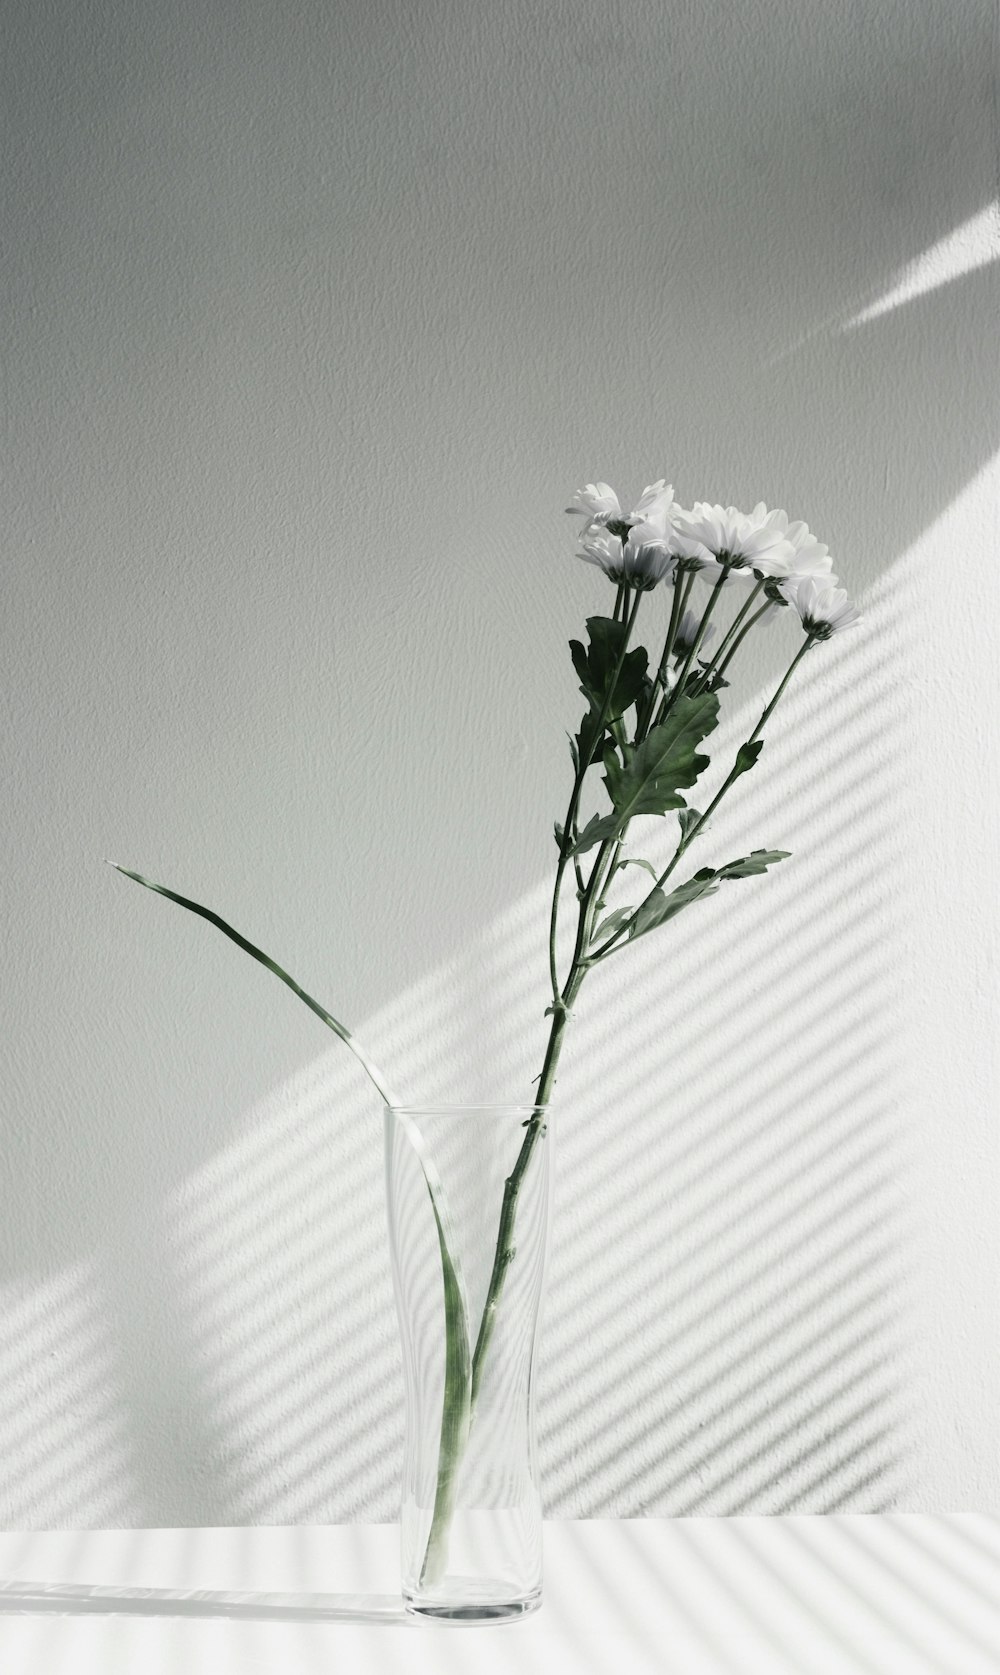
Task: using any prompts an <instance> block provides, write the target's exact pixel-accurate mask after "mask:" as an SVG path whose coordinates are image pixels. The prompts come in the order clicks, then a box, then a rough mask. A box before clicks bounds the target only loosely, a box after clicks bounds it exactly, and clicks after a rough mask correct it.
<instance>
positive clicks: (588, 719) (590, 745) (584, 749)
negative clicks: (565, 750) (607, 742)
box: [571, 710, 606, 773]
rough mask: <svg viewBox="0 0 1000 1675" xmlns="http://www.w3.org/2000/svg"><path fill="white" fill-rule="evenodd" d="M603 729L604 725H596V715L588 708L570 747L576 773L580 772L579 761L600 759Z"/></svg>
mask: <svg viewBox="0 0 1000 1675" xmlns="http://www.w3.org/2000/svg"><path fill="white" fill-rule="evenodd" d="M605 730H606V729H605V728H604V727H598V725H597V715H596V714H595V712H594V711H593V710H588V711H587V714H586V715H585V716H584V718H583V720H582V721H581V723H580V731H579V732H578V733H577V735H576V738H575V739H574V740H573V743H572V747H571V748H572V753H573V766H574V768H575V769H576V772H577V773H579V772H580V764H581V762H587V763H590V762H593V761H594V760H595V758H596V759H597V760H598V761H600V757H601V740H602V739H603V738H604V735H605Z"/></svg>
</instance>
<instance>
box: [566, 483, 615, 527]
mask: <svg viewBox="0 0 1000 1675" xmlns="http://www.w3.org/2000/svg"><path fill="white" fill-rule="evenodd" d="M566 510H567V512H582V513H583V515H584V517H585V518H586V519H587V522H588V524H592V523H607V521H608V519H609V518H620V517H621V516H622V509H621V503H620V501H619V499H618V496H617V495H616V493H615V491H614V489H613V488H612V487H611V484H610V483H584V485H583V488H582V489H577V491H576V493H575V494H574V496H573V499H572V500H571V501H570V504H569V505H568V506H567V507H566Z"/></svg>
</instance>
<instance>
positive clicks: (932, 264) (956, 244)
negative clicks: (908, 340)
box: [846, 201, 1000, 330]
mask: <svg viewBox="0 0 1000 1675" xmlns="http://www.w3.org/2000/svg"><path fill="white" fill-rule="evenodd" d="M998 256H1000V204H998V203H997V202H996V201H994V202H993V203H989V204H987V205H986V207H985V208H984V209H981V210H980V211H979V213H978V214H977V215H972V216H970V217H969V219H968V221H963V223H962V225H961V226H960V227H956V228H955V229H954V231H953V232H950V233H948V234H947V235H946V236H945V237H944V238H942V239H939V240H938V242H937V244H932V245H931V247H930V249H929V250H924V251H922V252H921V254H920V255H919V256H918V257H917V259H916V261H914V262H911V263H910V264H909V266H908V267H907V268H906V269H905V270H904V272H903V274H902V275H901V277H900V278H899V280H898V281H897V283H896V284H895V285H893V286H892V288H891V290H888V291H886V293H885V295H884V296H882V297H879V298H878V300H877V301H876V302H873V303H871V304H870V305H869V306H868V307H867V308H865V309H862V311H861V313H860V314H855V315H854V316H853V318H852V319H851V320H849V321H848V322H847V328H846V329H847V330H851V329H853V328H854V327H855V326H863V325H866V324H867V322H868V321H869V320H877V319H878V318H879V315H881V314H890V313H891V312H892V310H893V309H894V308H900V307H902V305H903V304H904V303H907V302H913V300H914V298H916V297H921V296H924V295H926V293H927V292H928V291H936V290H937V289H938V288H939V286H941V285H947V284H948V282H949V281H950V280H952V279H958V278H959V277H960V276H961V275H962V274H963V273H974V272H975V270H976V268H982V267H987V266H988V265H989V264H990V263H991V262H995V261H996V260H997V257H998Z"/></svg>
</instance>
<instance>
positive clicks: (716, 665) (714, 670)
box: [696, 578, 767, 692]
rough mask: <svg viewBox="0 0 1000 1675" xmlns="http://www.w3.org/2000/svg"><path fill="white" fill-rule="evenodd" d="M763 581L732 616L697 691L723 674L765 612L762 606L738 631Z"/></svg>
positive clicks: (757, 595)
mask: <svg viewBox="0 0 1000 1675" xmlns="http://www.w3.org/2000/svg"><path fill="white" fill-rule="evenodd" d="M764 580H765V578H762V579H761V580H760V581H759V582H758V583H757V585H756V586H755V587H753V588H751V590H750V593H749V595H748V597H747V598H746V600H745V601H744V603H743V604H742V605H741V606H740V609H739V610H738V611H737V613H736V615H735V616H734V618H733V620H732V622H731V623H730V624H729V627H728V628H727V629H726V632H725V634H724V635H723V637H722V641H721V644H720V645H719V647H718V649H717V651H716V653H715V656H714V657H713V658H711V659H710V661H709V664H708V668H707V669H706V670H705V674H704V676H703V678H702V680H701V682H700V683H699V685H698V687H697V688H696V690H697V691H699V692H702V691H704V689H705V687H706V686H707V685H708V683H709V681H710V680H711V678H712V676H713V674H720V675H721V674H723V673H724V671H725V669H726V666H727V664H728V663H729V661H730V658H731V657H732V655H733V653H734V652H735V651H736V649H737V647H738V646H739V644H740V641H741V640H742V639H743V637H744V635H745V634H746V633H747V632H748V631H749V630H750V629H751V628H752V627H753V624H754V623H755V622H756V621H757V619H758V617H762V616H763V614H764V612H765V611H766V610H767V605H763V606H762V607H761V609H760V610H759V611H757V612H756V613H755V615H754V616H752V617H751V618H750V621H749V622H747V623H746V626H745V627H744V628H743V629H742V632H740V631H739V630H740V625H741V624H742V623H743V622H744V621H745V619H746V617H747V614H748V613H749V611H750V608H751V606H752V605H753V602H754V600H755V599H757V598H758V597H759V595H760V591H761V589H762V587H763V586H764ZM734 642H735V643H734ZM730 648H732V649H730ZM723 658H724V659H725V661H724V662H723V661H721V659H723Z"/></svg>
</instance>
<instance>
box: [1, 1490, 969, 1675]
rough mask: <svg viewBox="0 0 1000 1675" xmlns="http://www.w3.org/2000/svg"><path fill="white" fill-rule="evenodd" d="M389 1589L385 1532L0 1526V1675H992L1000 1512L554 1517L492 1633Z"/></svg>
mask: <svg viewBox="0 0 1000 1675" xmlns="http://www.w3.org/2000/svg"><path fill="white" fill-rule="evenodd" d="M397 1590H398V1572H397V1532H396V1528H395V1526H394V1525H368V1526H361V1527H350V1528H349V1527H339V1528H319V1529H314V1528H309V1529H307V1528H294V1529H261V1528H252V1529H199V1530H102V1531H97V1532H94V1531H89V1532H79V1533H73V1532H66V1531H62V1532H59V1533H46V1534H8V1535H0V1670H2V1672H3V1675H70V1672H72V1675H237V1672H238V1675H263V1672H264V1671H267V1672H269V1675H270V1672H273V1675H320V1672H321V1671H322V1675H335V1672H339V1671H344V1672H349V1675H368V1672H369V1671H371V1672H372V1675H375V1672H377V1675H395V1672H396V1671H400V1672H402V1671H406V1672H407V1675H422V1672H424V1671H427V1672H433V1675H452V1672H454V1675H494V1672H501V1671H503V1672H516V1675H543V1672H544V1675H553V1672H555V1675H558V1672H559V1671H563V1670H565V1671H572V1672H573V1675H605V1672H606V1675H647V1672H649V1675H652V1672H654V1671H655V1672H656V1675H709V1672H711V1675H722V1672H725V1675H758V1672H760V1675H771V1672H775V1675H777V1672H778V1671H781V1672H783V1675H784V1672H787V1671H794V1672H795V1675H845V1672H847V1671H851V1672H852V1675H854V1672H858V1675H911V1672H912V1675H918V1672H919V1675H926V1671H928V1670H931V1671H935V1672H943V1675H998V1672H1000V1519H997V1518H990V1517H985V1516H981V1515H978V1514H971V1513H967V1514H961V1515H955V1516H949V1517H934V1518H931V1517H918V1516H915V1515H911V1514H894V1515H889V1516H885V1515H879V1516H871V1517H857V1516H852V1517H847V1516H833V1517H823V1518H818V1517H816V1518H808V1517H792V1518H684V1519H674V1520H664V1519H634V1520H627V1521H619V1522H589V1523H547V1524H546V1526H545V1593H544V1603H543V1605H542V1609H541V1610H540V1611H539V1612H537V1613H535V1614H534V1615H533V1616H531V1617H529V1618H527V1619H525V1620H524V1621H523V1622H516V1623H512V1624H505V1625H501V1626H492V1627H455V1626H449V1625H439V1624H426V1623H414V1622H412V1621H410V1620H409V1619H407V1618H405V1617H404V1616H403V1613H402V1609H401V1605H400V1601H399V1598H398V1592H397ZM234 1596H235V1597H234ZM240 1596H243V1597H240Z"/></svg>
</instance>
